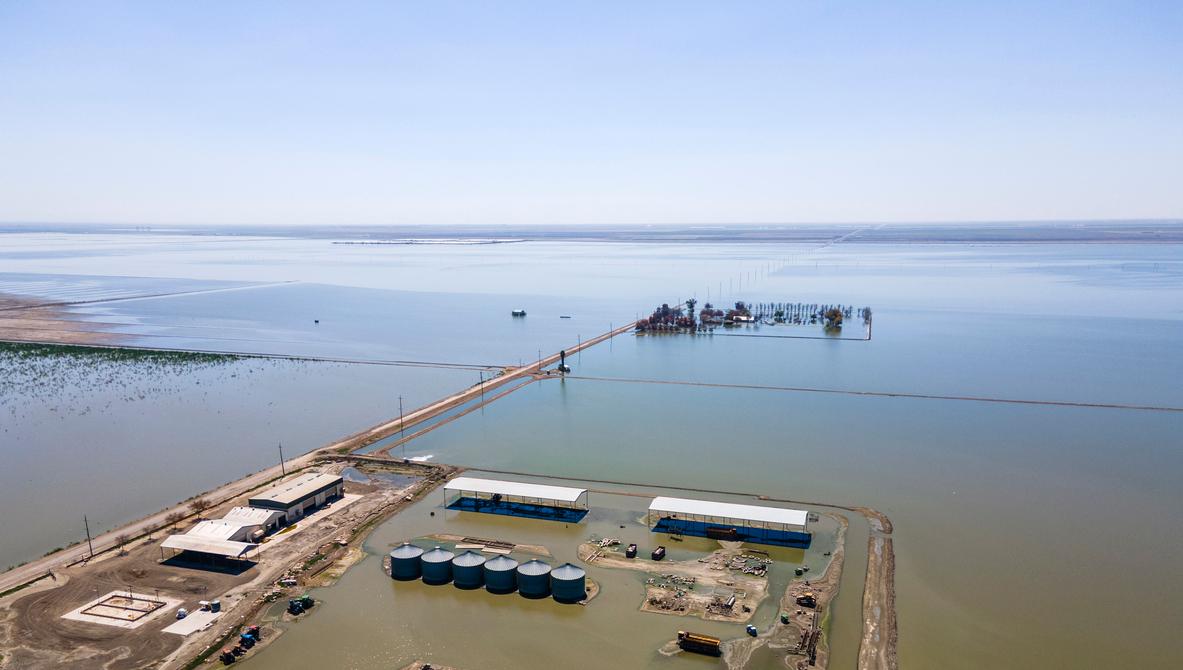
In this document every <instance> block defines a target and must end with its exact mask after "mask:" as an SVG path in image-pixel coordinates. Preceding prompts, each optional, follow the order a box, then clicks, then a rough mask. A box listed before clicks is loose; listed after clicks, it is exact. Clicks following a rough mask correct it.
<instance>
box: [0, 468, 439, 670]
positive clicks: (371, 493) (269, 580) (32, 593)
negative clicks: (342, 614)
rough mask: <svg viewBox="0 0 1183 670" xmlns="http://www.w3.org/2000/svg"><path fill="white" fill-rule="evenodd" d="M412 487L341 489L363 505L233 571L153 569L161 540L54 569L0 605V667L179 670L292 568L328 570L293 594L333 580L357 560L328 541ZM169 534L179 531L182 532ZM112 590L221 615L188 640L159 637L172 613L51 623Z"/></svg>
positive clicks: (309, 577) (315, 521)
mask: <svg viewBox="0 0 1183 670" xmlns="http://www.w3.org/2000/svg"><path fill="white" fill-rule="evenodd" d="M342 466H343V464H335V465H333V466H328V467H323V468H322V469H326V470H339V469H341V467H342ZM422 482H423V480H420V481H417V482H415V483H413V484H411V485H410V486H409V487H405V488H397V489H396V488H394V487H391V486H385V485H382V484H358V483H354V482H346V486H345V488H346V493H347V494H356V495H361V496H363V497H362V498H361V499H359V500H357V501H356V502H354V503H352V504H349V505H347V506H345V507H344V508H343V509H340V510H339V511H337V512H336V513H332V514H329V515H326V516H322V517H320V518H317V516H315V515H314V516H313V517H310V518H309V519H306V520H304V521H302V522H301V524H300V525H301V526H303V527H302V528H301V529H300V531H299V533H298V534H296V535H293V536H291V537H289V538H286V539H284V541H282V542H279V543H277V544H275V545H274V546H272V547H269V548H265V549H264V550H263V551H262V553H261V554H260V555H259V558H258V562H257V563H253V564H250V565H249V566H244V567H245V569H240V570H237V571H234V572H229V571H222V572H218V571H213V570H210V569H203V568H200V567H196V566H186V565H181V564H177V563H175V562H173V561H168V562H164V563H162V562H161V551H160V542H161V541H163V539H164V538H165V537H166V536H167V533H166V532H163V531H162V532H160V533H157V534H156V535H155V536H154V538H153V539H152V540H144V541H141V542H138V543H136V544H135V545H134V546H131V547H130V548H129V550H128V551H127V553H126V554H125V555H122V556H121V555H117V554H114V553H112V554H111V555H110V558H103V559H99V560H96V561H94V562H91V563H90V564H88V565H78V566H75V567H71V568H68V569H66V570H63V571H61V572H59V573H57V575H56V580H45V581H42V582H40V583H38V584H37V585H36V586H34V587H31V588H30V589H27V590H26V591H23V592H21V593H19V594H15V595H13V596H12V597H9V598H5V599H4V600H2V601H0V649H4V656H3V660H0V668H3V669H4V670H9V669H16V668H19V669H20V670H42V669H45V670H48V669H50V668H63V667H69V668H78V669H87V670H89V669H91V668H93V669H101V670H137V669H140V668H157V667H173V666H180V665H183V664H185V663H187V662H188V660H189V659H191V658H192V657H193V656H194V655H196V654H197V653H199V652H200V651H201V650H202V649H203V648H205V647H206V646H208V645H209V644H211V643H212V642H213V641H214V640H216V639H218V638H220V637H221V635H222V634H224V633H225V631H226V629H228V627H229V626H231V625H236V624H237V623H239V620H240V619H241V617H242V616H246V613H247V612H249V611H250V610H251V608H252V606H253V605H254V604H256V603H257V602H259V601H260V600H261V599H262V598H264V597H266V595H267V594H272V595H273V596H276V597H290V596H288V595H284V594H283V593H282V590H281V589H278V588H277V587H276V585H275V582H276V580H278V579H279V577H280V576H282V575H283V574H285V573H287V572H288V571H289V570H290V569H291V568H292V567H293V566H295V567H296V568H299V567H300V566H301V565H304V564H306V563H308V561H309V559H310V558H311V557H312V556H315V555H318V554H319V555H324V560H320V561H319V565H318V567H320V566H324V567H326V568H329V567H331V568H332V569H331V570H328V571H319V570H315V569H309V570H307V571H306V575H305V574H302V575H301V577H300V580H301V581H300V583H299V584H297V586H295V587H292V588H291V590H292V591H293V592H295V591H302V590H303V589H305V588H307V587H308V586H309V585H311V584H313V583H318V582H323V581H324V580H325V579H326V578H327V577H328V576H329V575H326V574H324V572H329V573H330V574H332V573H335V574H336V575H339V574H340V572H342V571H343V570H344V567H343V566H342V565H340V564H339V563H338V561H337V560H336V559H338V558H342V559H345V561H343V562H348V561H351V560H356V557H357V553H358V552H357V550H356V548H355V547H354V546H343V547H342V546H339V545H338V544H337V543H336V539H337V538H340V537H342V536H349V535H350V534H351V533H352V532H353V531H354V530H356V529H357V528H359V527H362V526H367V525H368V524H370V523H371V521H372V520H374V519H375V518H376V517H377V515H379V514H380V513H381V511H382V510H384V509H387V508H390V507H391V506H394V505H397V504H399V503H400V502H402V501H404V498H405V496H406V494H407V493H408V492H409V491H410V490H411V489H412V488H415V487H419V486H420V485H421V484H422ZM247 497H249V496H242V497H241V498H237V499H235V500H232V501H230V502H228V503H226V504H224V505H222V506H220V507H219V508H218V509H215V510H210V511H208V512H207V513H206V514H205V516H206V517H207V518H218V517H220V516H221V515H222V514H223V513H224V512H225V511H227V510H229V508H230V507H232V506H234V505H237V504H244V503H245V499H246V498H247ZM305 524H307V525H305ZM178 530H179V532H184V528H180V529H178ZM360 541H361V539H360V538H358V539H356V540H353V542H354V543H355V544H360ZM329 548H331V549H329ZM122 589H130V590H133V591H136V592H138V593H157V592H158V593H159V595H160V596H162V597H172V598H177V599H180V600H182V601H183V603H182V605H181V606H182V607H185V608H186V609H189V610H190V611H193V610H195V609H196V608H197V601H199V600H213V599H219V600H221V602H222V605H223V610H224V611H225V612H226V614H224V615H223V616H222V617H221V618H220V619H218V621H217V622H216V623H215V625H214V626H212V627H211V628H210V629H209V630H207V631H205V632H203V633H195V634H192V635H190V636H188V637H181V636H179V635H173V634H169V633H162V632H161V630H162V629H163V628H165V627H166V626H168V625H170V624H172V623H174V622H175V621H176V618H175V613H176V610H175V609H170V610H169V611H167V612H165V613H163V614H161V615H160V616H158V617H155V618H153V619H151V620H150V621H148V622H146V623H145V624H143V625H142V626H140V627H139V628H135V629H130V630H129V629H124V628H118V627H114V626H105V625H102V624H95V623H87V622H80V621H70V620H66V619H62V618H61V616H62V615H63V614H65V613H67V612H69V611H71V610H73V609H75V608H77V607H78V606H80V605H82V604H83V603H85V602H87V601H88V600H91V599H93V598H95V597H98V596H101V595H103V594H105V593H108V592H110V591H113V590H122ZM277 594H278V595H277Z"/></svg>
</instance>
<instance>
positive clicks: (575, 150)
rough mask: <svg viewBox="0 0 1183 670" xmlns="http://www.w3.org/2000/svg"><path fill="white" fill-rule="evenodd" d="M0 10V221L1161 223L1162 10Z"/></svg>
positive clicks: (1182, 146) (1170, 78)
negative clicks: (1126, 219) (1051, 220)
mask: <svg viewBox="0 0 1183 670" xmlns="http://www.w3.org/2000/svg"><path fill="white" fill-rule="evenodd" d="M976 5H977V6H962V5H958V4H957V3H952V2H932V3H895V2H891V3H866V4H863V3H855V2H808V3H795V2H770V3H759V2H751V3H741V2H736V3H732V2H706V3H691V2H675V3H656V2H628V3H620V4H616V3H610V2H603V1H597V2H587V3H566V2H534V3H516V2H471V3H449V2H439V1H436V0H430V1H427V0H425V1H423V2H417V3H374V4H366V3H335V2H319V3H308V4H297V3H292V2H283V3H276V4H270V3H264V2H227V3H218V2H189V3H180V2H159V1H156V2H145V3H116V2H74V3H55V2H18V1H14V0H5V1H3V2H0V220H3V221H30V220H32V221H119V222H156V223H177V222H203V223H236V222H241V223H357V224H382V223H396V224H410V223H515V224H520V223H582V222H597V223H627V222H640V223H658V222H670V223H680V222H794V221H852V220H858V221H885V220H975V219H1049V218H1123V217H1177V216H1183V38H1181V35H1183V9H1181V7H1183V3H1181V2H1178V1H1176V2H1166V3H1161V4H1159V3H1153V2H1138V3H1128V2H1127V3H1112V4H1109V3H1081V2H1070V3H1064V4H1052V3H1036V2H1025V3H1014V4H1010V3H995V2H981V3H976Z"/></svg>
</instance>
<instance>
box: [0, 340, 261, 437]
mask: <svg viewBox="0 0 1183 670" xmlns="http://www.w3.org/2000/svg"><path fill="white" fill-rule="evenodd" d="M275 363H276V361H270V360H262V359H253V358H248V357H244V356H239V355H235V354H210V353H194V352H187V351H160V350H151V349H132V348H120V347H88V346H77V345H54V344H26V343H14V342H3V343H0V408H2V409H3V410H4V411H5V414H7V415H8V416H9V417H10V418H15V417H17V416H20V415H23V413H25V412H27V411H33V410H37V411H42V410H44V411H49V412H51V413H54V414H57V415H58V416H66V415H85V414H89V413H90V412H92V411H95V410H103V409H106V408H109V407H110V406H111V405H112V403H115V402H135V401H140V400H145V399H147V398H149V397H160V396H165V395H175V394H178V393H180V392H182V391H183V390H185V389H187V388H189V387H191V386H192V385H200V384H201V381H202V380H203V379H208V375H206V374H198V373H207V372H209V371H215V370H219V369H221V370H223V371H224V374H225V375H227V376H228V377H236V376H237V375H238V374H252V373H254V372H256V371H259V370H261V369H264V368H265V367H270V366H273V365H274V364H275ZM3 430H4V432H7V430H8V429H7V427H5V428H4V429H3Z"/></svg>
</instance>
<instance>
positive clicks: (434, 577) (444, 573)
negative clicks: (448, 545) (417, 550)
mask: <svg viewBox="0 0 1183 670" xmlns="http://www.w3.org/2000/svg"><path fill="white" fill-rule="evenodd" d="M453 558H456V554H453V553H452V552H450V551H448V550H447V549H441V548H439V547H436V548H435V549H432V550H431V551H429V552H427V553H425V554H423V555H422V556H420V557H419V560H420V563H421V564H422V566H423V581H424V582H425V583H427V584H447V583H448V582H450V581H452V559H453Z"/></svg>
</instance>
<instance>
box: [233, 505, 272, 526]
mask: <svg viewBox="0 0 1183 670" xmlns="http://www.w3.org/2000/svg"><path fill="white" fill-rule="evenodd" d="M282 516H283V512H280V511H279V510H274V509H260V508H258V507H234V508H231V510H230V511H229V512H227V513H226V516H224V517H222V518H223V519H224V520H226V521H241V522H243V523H252V524H255V525H258V526H264V525H266V524H269V523H271V522H272V521H275V520H276V519H279V518H280V517H282Z"/></svg>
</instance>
